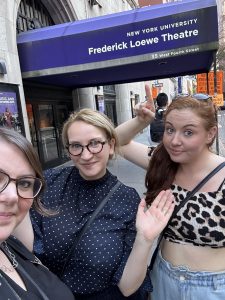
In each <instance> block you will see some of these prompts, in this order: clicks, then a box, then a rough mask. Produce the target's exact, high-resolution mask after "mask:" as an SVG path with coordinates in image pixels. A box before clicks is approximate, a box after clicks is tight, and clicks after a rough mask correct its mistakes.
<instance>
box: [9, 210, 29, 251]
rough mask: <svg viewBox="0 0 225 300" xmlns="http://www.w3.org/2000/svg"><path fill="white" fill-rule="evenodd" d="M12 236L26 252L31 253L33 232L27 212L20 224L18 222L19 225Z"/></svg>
mask: <svg viewBox="0 0 225 300" xmlns="http://www.w3.org/2000/svg"><path fill="white" fill-rule="evenodd" d="M12 235H13V236H15V237H16V238H17V239H18V240H20V241H21V242H22V243H23V244H24V246H25V247H27V249H28V250H30V251H31V252H33V245H34V231H33V226H32V224H31V219H30V214H29V212H28V213H27V214H26V216H25V218H24V219H23V220H22V222H20V224H19V225H18V226H17V227H16V228H15V229H14V231H13V233H12Z"/></svg>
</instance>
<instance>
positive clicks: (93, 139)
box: [69, 137, 106, 144]
mask: <svg viewBox="0 0 225 300" xmlns="http://www.w3.org/2000/svg"><path fill="white" fill-rule="evenodd" d="M103 139H106V137H94V138H92V139H90V140H88V143H90V142H91V141H95V140H98V141H99V140H100V141H102V140H103ZM69 143H77V144H81V142H80V141H76V140H75V141H73V140H72V141H69Z"/></svg>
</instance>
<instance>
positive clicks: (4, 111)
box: [0, 92, 18, 128]
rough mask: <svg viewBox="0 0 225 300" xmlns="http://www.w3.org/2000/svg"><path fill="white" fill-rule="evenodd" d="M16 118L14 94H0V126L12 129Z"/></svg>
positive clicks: (16, 108)
mask: <svg viewBox="0 0 225 300" xmlns="http://www.w3.org/2000/svg"><path fill="white" fill-rule="evenodd" d="M17 118H18V107H17V99H16V93H15V92H0V125H1V126H6V127H8V128H13V127H14V125H15V123H16V120H17Z"/></svg>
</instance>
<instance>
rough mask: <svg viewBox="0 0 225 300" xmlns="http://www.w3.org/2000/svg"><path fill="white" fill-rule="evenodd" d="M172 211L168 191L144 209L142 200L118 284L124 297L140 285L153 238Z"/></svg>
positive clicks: (163, 192) (162, 192) (161, 228)
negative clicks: (134, 234) (131, 243)
mask: <svg viewBox="0 0 225 300" xmlns="http://www.w3.org/2000/svg"><path fill="white" fill-rule="evenodd" d="M173 210H174V197H173V195H172V193H171V191H170V190H167V191H161V192H160V193H159V195H158V196H157V197H156V199H155V200H154V201H153V203H152V205H151V206H150V207H149V208H148V209H146V204H145V200H142V201H141V203H140V205H139V207H138V212H137V218H136V228H137V235H136V239H135V242H134V245H133V248H132V251H131V253H130V256H129V258H128V260H127V263H126V266H125V269H124V271H123V275H122V278H121V280H120V282H119V284H118V286H119V288H120V290H121V292H122V293H123V295H124V296H126V297H127V296H129V295H131V294H133V293H134V292H135V291H136V290H137V289H138V288H139V287H140V285H141V284H142V282H143V280H144V278H145V276H146V270H147V266H148V262H149V254H150V250H151V247H152V245H153V243H154V240H155V238H157V237H158V235H159V234H160V233H161V232H162V230H163V229H164V228H165V226H166V225H167V223H168V221H169V219H170V217H171V215H172V212H173Z"/></svg>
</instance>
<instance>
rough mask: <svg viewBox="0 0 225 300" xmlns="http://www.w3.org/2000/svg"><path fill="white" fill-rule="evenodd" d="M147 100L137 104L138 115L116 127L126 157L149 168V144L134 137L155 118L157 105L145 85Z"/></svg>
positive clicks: (122, 152)
mask: <svg viewBox="0 0 225 300" xmlns="http://www.w3.org/2000/svg"><path fill="white" fill-rule="evenodd" d="M145 91H146V96H147V101H146V102H144V103H140V104H137V105H136V108H135V111H136V115H137V116H136V117H135V118H133V119H131V120H128V121H127V122H124V123H122V124H121V125H119V126H118V127H116V132H117V135H118V138H119V143H120V146H121V154H122V156H123V157H124V158H126V159H127V160H129V161H131V162H132V163H134V164H136V165H138V166H139V167H141V168H144V169H147V168H148V164H149V156H148V153H149V148H148V146H147V145H144V144H141V143H137V142H133V141H132V139H133V138H134V137H135V136H136V135H137V134H138V133H139V132H140V131H142V130H143V129H144V128H145V127H147V126H148V125H149V123H151V122H152V121H153V120H154V117H155V113H154V111H155V106H154V101H153V99H152V95H151V92H150V88H149V86H148V85H145Z"/></svg>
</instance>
